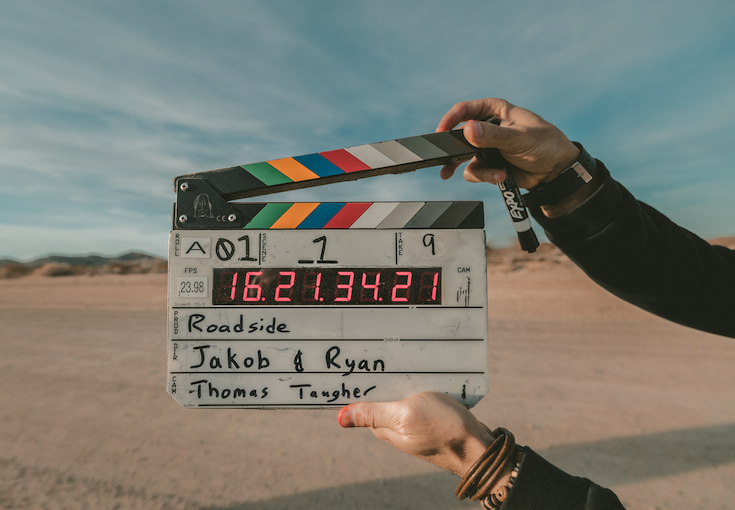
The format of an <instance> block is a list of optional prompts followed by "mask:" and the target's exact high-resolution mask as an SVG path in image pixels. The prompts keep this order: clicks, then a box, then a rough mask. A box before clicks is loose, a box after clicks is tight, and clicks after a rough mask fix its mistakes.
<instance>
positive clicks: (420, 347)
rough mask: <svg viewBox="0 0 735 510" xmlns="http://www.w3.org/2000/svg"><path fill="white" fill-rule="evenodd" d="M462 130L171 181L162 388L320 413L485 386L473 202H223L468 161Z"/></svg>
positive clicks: (218, 401) (472, 392)
mask: <svg viewBox="0 0 735 510" xmlns="http://www.w3.org/2000/svg"><path fill="white" fill-rule="evenodd" d="M474 154H475V149H474V148H473V147H472V146H471V145H470V144H469V143H467V141H466V140H465V139H464V137H463V135H462V132H461V130H455V131H449V132H445V133H434V134H429V135H424V136H416V137H410V138H404V139H399V140H391V141H387V142H380V143H374V144H369V145H361V146H357V147H350V148H346V149H339V150H335V151H329V152H321V153H317V154H309V155H305V156H298V157H294V158H284V159H276V160H270V161H265V162H261V163H255V164H248V165H242V166H238V167H231V168H225V169H221V170H211V171H208V172H201V173H195V174H190V175H184V176H180V177H177V178H176V179H175V180H174V187H175V191H176V193H177V201H176V204H174V215H173V216H174V218H173V230H172V232H171V234H170V237H169V295H168V302H169V306H168V309H169V311H168V314H169V316H168V382H167V389H168V392H169V393H170V394H171V395H172V396H173V397H174V399H175V400H176V401H177V402H178V403H179V404H180V405H182V406H184V407H195V408H261V409H272V408H330V407H339V406H344V405H346V404H349V403H353V402H358V401H361V400H373V401H391V400H399V399H402V398H405V397H407V396H410V395H412V394H415V393H418V392H421V391H438V392H443V393H446V394H448V395H451V396H453V397H455V398H456V399H458V400H459V401H460V402H462V403H463V404H465V405H466V406H468V407H471V406H473V405H475V404H476V403H477V402H478V401H479V400H480V399H481V398H482V397H483V395H485V394H486V393H487V391H488V347H487V342H488V336H487V270H486V256H485V232H484V230H483V227H484V214H483V204H482V202H451V201H446V202H355V203H345V202H315V203H282V202H271V203H263V202H232V201H233V200H238V199H242V198H248V197H254V196H259V195H264V194H267V193H274V192H279V191H287V190H292V189H298V188H303V187H308V186H319V185H324V184H329V183H333V182H340V181H344V180H353V179H359V178H363V177H371V176H375V175H382V174H388V173H402V172H407V171H412V170H416V169H417V168H423V167H430V166H435V165H440V164H446V163H454V162H461V161H466V160H468V159H470V158H471V157H472V156H473V155H474Z"/></svg>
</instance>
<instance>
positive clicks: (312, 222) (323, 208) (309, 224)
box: [298, 202, 345, 228]
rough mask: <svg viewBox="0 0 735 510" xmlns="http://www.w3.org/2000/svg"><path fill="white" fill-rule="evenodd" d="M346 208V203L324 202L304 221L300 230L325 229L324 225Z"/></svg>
mask: <svg viewBox="0 0 735 510" xmlns="http://www.w3.org/2000/svg"><path fill="white" fill-rule="evenodd" d="M344 206H345V204H344V203H338V202H324V203H321V204H319V206H318V207H317V208H316V209H314V211H312V213H311V214H309V216H307V217H306V219H304V221H302V222H301V223H300V224H299V226H298V228H324V225H326V224H327V222H328V221H329V220H331V219H332V218H333V217H334V215H335V214H337V213H339V211H340V210H341V209H342V208H343V207H344Z"/></svg>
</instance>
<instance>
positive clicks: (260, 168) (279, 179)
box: [242, 161, 293, 186]
mask: <svg viewBox="0 0 735 510" xmlns="http://www.w3.org/2000/svg"><path fill="white" fill-rule="evenodd" d="M242 167H243V168H244V169H245V170H247V171H248V172H250V173H251V174H252V175H253V176H254V177H255V178H256V179H258V180H259V181H262V182H264V183H265V185H266V186H274V185H276V184H286V183H288V182H293V181H292V180H291V179H289V178H288V177H286V176H285V175H283V174H282V173H281V172H279V171H278V170H276V169H275V168H273V167H272V166H270V165H269V164H268V163H266V162H265V161H263V162H262V163H253V164H252V165H242Z"/></svg>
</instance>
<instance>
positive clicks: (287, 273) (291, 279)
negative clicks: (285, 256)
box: [276, 271, 296, 301]
mask: <svg viewBox="0 0 735 510" xmlns="http://www.w3.org/2000/svg"><path fill="white" fill-rule="evenodd" d="M278 276H288V283H285V284H281V285H279V286H278V287H276V301H291V293H292V292H293V283H294V281H295V280H296V273H294V272H293V271H281V272H280V273H278ZM281 289H283V290H288V296H286V297H281Z"/></svg>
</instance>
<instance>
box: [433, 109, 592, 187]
mask: <svg viewBox="0 0 735 510" xmlns="http://www.w3.org/2000/svg"><path fill="white" fill-rule="evenodd" d="M493 115H497V116H498V117H499V118H500V126H496V125H494V124H490V123H487V122H480V120H483V119H487V118H489V117H492V116H493ZM465 121H466V124H465V125H464V128H463V129H464V136H465V138H466V139H467V141H468V142H470V143H471V144H472V145H474V146H475V147H483V148H485V147H491V148H496V149H499V150H500V153H501V154H502V155H503V157H505V159H507V160H508V161H509V162H510V163H512V164H513V165H515V166H516V167H517V168H519V169H520V171H517V172H516V180H517V182H518V185H519V186H520V187H522V188H527V189H530V188H533V187H535V186H537V185H539V184H541V183H544V182H549V181H551V180H553V179H555V178H556V177H557V176H558V175H559V174H560V173H561V172H562V171H564V170H566V169H567V168H569V167H570V166H571V165H572V164H574V162H575V161H576V160H577V158H578V157H579V154H580V150H579V149H578V148H577V147H576V146H575V145H574V144H573V143H572V142H571V141H570V140H569V139H568V138H567V137H566V136H565V135H564V133H562V132H561V131H560V130H559V128H557V127H556V126H554V125H553V124H550V123H548V122H546V121H545V120H544V119H542V118H541V117H539V116H538V115H536V114H535V113H533V112H530V111H528V110H525V109H523V108H519V107H518V106H515V105H513V104H511V103H509V102H507V101H504V100H502V99H495V98H486V99H476V100H474V101H465V102H462V103H457V104H455V105H454V106H453V107H452V108H451V109H450V110H449V111H448V112H447V113H446V114H445V115H444V117H442V119H441V121H440V122H439V126H438V127H437V128H436V131H437V132H439V131H448V130H450V129H453V128H454V127H455V126H456V125H457V124H460V123H461V122H465ZM458 166H459V165H458V164H455V165H446V166H444V167H443V168H442V169H441V177H442V179H449V178H450V177H451V176H452V175H453V174H454V171H455V170H456V169H457V167H458ZM505 177H506V176H505V172H504V171H502V170H501V169H497V168H488V167H487V166H485V165H484V164H483V163H482V162H480V161H479V160H478V159H477V158H476V157H475V158H473V159H472V160H471V161H470V162H469V163H468V165H467V167H466V168H465V170H464V178H465V179H466V180H467V181H470V182H489V183H492V184H499V183H501V182H503V181H504V180H505Z"/></svg>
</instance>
